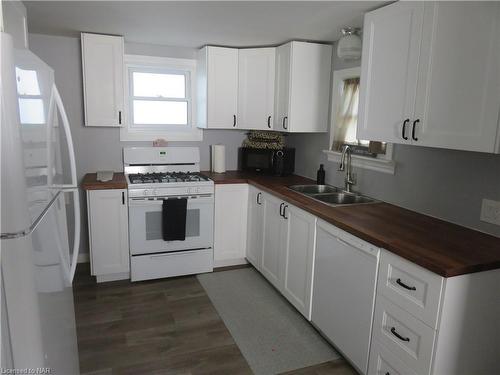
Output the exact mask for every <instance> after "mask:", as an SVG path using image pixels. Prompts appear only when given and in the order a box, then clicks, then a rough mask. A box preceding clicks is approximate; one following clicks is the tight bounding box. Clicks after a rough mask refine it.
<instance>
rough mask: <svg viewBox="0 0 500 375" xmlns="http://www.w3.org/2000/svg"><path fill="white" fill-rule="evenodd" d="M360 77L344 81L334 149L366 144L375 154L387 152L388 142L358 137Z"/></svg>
mask: <svg viewBox="0 0 500 375" xmlns="http://www.w3.org/2000/svg"><path fill="white" fill-rule="evenodd" d="M358 104H359V77H356V78H349V79H346V80H345V81H344V86H343V88H342V95H341V102H340V105H339V107H338V110H337V114H336V118H335V132H334V137H333V139H334V140H333V144H332V150H333V151H341V149H342V146H343V145H344V144H346V143H347V144H352V145H358V146H365V147H367V149H368V152H370V153H373V154H385V152H386V144H385V143H383V142H374V141H364V140H359V139H357V137H356V127H357V124H358Z"/></svg>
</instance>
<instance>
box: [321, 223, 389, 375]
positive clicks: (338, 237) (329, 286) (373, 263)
mask: <svg viewBox="0 0 500 375" xmlns="http://www.w3.org/2000/svg"><path fill="white" fill-rule="evenodd" d="M379 254H380V249H379V248H377V247H375V246H373V245H371V244H369V243H367V242H365V241H363V240H361V239H359V238H357V237H355V236H353V235H351V234H349V233H347V232H344V231H342V230H340V229H338V228H336V227H334V226H333V225H330V224H328V223H326V222H324V221H322V220H319V221H318V226H317V238H316V254H315V259H314V283H313V297H312V322H313V324H314V325H315V326H316V327H317V328H318V329H319V330H320V331H321V332H322V333H323V335H324V336H326V337H327V338H328V339H329V340H330V341H331V343H332V344H333V345H334V346H335V347H336V348H337V349H338V350H339V351H340V352H341V353H342V354H343V355H344V356H345V357H347V359H348V360H349V361H350V362H351V363H352V364H353V365H354V366H355V367H357V369H358V370H359V371H360V372H361V373H363V374H366V372H367V368H368V353H369V350H370V339H371V327H372V322H373V310H374V305H375V287H376V281H377V272H378V263H379Z"/></svg>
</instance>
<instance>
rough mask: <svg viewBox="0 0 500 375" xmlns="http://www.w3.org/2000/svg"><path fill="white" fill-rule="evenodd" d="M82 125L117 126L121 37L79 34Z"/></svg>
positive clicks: (120, 101) (120, 95) (119, 122)
mask: <svg viewBox="0 0 500 375" xmlns="http://www.w3.org/2000/svg"><path fill="white" fill-rule="evenodd" d="M82 59H83V62H82V65H83V92H84V95H83V96H84V104H85V125H86V126H121V125H122V117H123V38H122V37H120V36H110V35H98V34H87V33H82Z"/></svg>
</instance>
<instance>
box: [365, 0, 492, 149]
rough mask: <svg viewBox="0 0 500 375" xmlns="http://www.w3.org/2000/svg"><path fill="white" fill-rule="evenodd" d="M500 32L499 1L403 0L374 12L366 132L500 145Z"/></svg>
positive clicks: (427, 142) (368, 45)
mask: <svg viewBox="0 0 500 375" xmlns="http://www.w3.org/2000/svg"><path fill="white" fill-rule="evenodd" d="M467 24H473V25H477V27H475V28H474V30H473V31H471V30H470V28H467V27H466V26H464V25H467ZM498 35H500V3H498V2H398V3H395V4H391V5H389V6H387V7H384V8H381V9H378V10H376V11H373V12H370V13H367V14H366V15H365V24H364V42H363V59H362V70H361V91H360V93H361V94H360V104H359V121H358V135H359V138H362V139H370V140H378V141H386V142H394V143H408V144H414V145H422V146H431V147H441V148H451V149H458V150H468V151H481V152H495V151H497V152H498V119H499V108H500V103H499V100H498V98H499V97H500V38H498Z"/></svg>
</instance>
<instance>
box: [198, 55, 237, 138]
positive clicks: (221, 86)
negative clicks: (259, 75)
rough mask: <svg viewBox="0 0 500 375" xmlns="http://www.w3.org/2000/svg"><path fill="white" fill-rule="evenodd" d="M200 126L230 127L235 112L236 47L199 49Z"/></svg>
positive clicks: (232, 126) (211, 127)
mask: <svg viewBox="0 0 500 375" xmlns="http://www.w3.org/2000/svg"><path fill="white" fill-rule="evenodd" d="M197 81H198V96H197V99H198V102H197V111H198V122H197V126H198V127H199V128H209V129H232V128H234V127H236V126H237V119H236V116H237V114H238V50H237V49H236V48H225V47H211V46H208V47H204V48H202V49H201V50H200V51H199V52H198V62H197Z"/></svg>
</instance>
